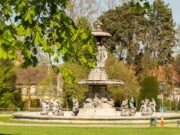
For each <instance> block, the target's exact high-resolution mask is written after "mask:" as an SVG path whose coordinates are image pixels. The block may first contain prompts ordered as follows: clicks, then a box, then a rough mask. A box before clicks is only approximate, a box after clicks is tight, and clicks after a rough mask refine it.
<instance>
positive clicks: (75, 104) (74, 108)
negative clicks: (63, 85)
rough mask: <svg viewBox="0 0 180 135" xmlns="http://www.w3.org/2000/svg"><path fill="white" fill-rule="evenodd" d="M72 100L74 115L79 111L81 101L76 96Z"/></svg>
mask: <svg viewBox="0 0 180 135" xmlns="http://www.w3.org/2000/svg"><path fill="white" fill-rule="evenodd" d="M72 101H73V108H72V115H73V116H77V115H78V113H79V103H78V100H77V99H75V98H73V99H72Z"/></svg>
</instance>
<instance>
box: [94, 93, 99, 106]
mask: <svg viewBox="0 0 180 135" xmlns="http://www.w3.org/2000/svg"><path fill="white" fill-rule="evenodd" d="M93 105H94V108H97V107H100V105H101V100H100V99H99V97H98V93H96V94H95V97H94V99H93Z"/></svg>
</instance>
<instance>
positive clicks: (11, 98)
mask: <svg viewBox="0 0 180 135" xmlns="http://www.w3.org/2000/svg"><path fill="white" fill-rule="evenodd" d="M13 68H14V67H13V63H12V61H11V60H3V59H1V60H0V95H1V96H0V107H1V108H11V109H15V107H22V102H21V93H20V90H18V89H16V88H15V81H16V74H15V72H14V69H13Z"/></svg>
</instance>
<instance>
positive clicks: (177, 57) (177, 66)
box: [175, 53, 180, 76]
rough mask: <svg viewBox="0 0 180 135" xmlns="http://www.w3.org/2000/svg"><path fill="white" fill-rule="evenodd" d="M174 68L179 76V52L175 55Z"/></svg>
mask: <svg viewBox="0 0 180 135" xmlns="http://www.w3.org/2000/svg"><path fill="white" fill-rule="evenodd" d="M175 69H176V71H177V73H178V74H179V76H180V53H179V54H178V55H177V56H176V59H175Z"/></svg>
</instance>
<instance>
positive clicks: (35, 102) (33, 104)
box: [23, 99, 40, 108]
mask: <svg viewBox="0 0 180 135" xmlns="http://www.w3.org/2000/svg"><path fill="white" fill-rule="evenodd" d="M23 103H24V105H23V106H24V107H25V108H26V107H28V104H27V103H28V101H27V100H25V101H24V102H23ZM30 103H31V108H39V107H40V101H39V99H31V101H30Z"/></svg>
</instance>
